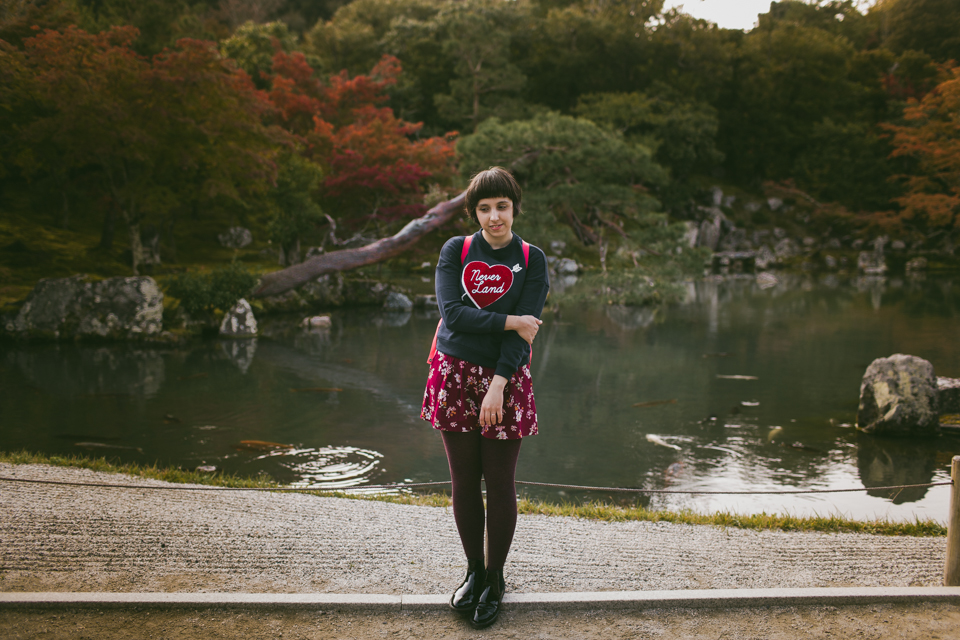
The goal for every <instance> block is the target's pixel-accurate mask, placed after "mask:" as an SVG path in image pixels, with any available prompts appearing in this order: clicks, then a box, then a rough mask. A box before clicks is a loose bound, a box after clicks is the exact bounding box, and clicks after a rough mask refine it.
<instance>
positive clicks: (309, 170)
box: [268, 153, 324, 266]
mask: <svg viewBox="0 0 960 640" xmlns="http://www.w3.org/2000/svg"><path fill="white" fill-rule="evenodd" d="M322 179H323V171H322V170H321V169H320V167H318V166H317V165H315V164H313V163H312V162H310V161H309V160H306V159H305V158H303V157H301V156H300V155H298V154H295V153H291V154H285V155H284V156H283V158H282V159H281V161H280V170H279V173H278V175H277V186H276V187H275V188H274V189H271V190H270V192H269V196H268V200H269V205H270V206H269V209H270V225H269V229H270V239H271V240H272V241H273V242H274V243H276V245H277V246H278V247H279V249H280V264H281V265H282V266H287V265H291V264H297V263H298V262H300V239H301V238H302V237H303V236H304V234H306V233H308V232H310V231H311V230H312V229H314V228H315V227H316V226H318V225H319V224H321V223H322V222H323V220H324V217H323V211H321V210H320V206H319V205H317V203H316V202H315V201H314V200H313V194H314V193H315V192H316V191H317V189H318V188H319V186H320V182H321V180H322Z"/></svg>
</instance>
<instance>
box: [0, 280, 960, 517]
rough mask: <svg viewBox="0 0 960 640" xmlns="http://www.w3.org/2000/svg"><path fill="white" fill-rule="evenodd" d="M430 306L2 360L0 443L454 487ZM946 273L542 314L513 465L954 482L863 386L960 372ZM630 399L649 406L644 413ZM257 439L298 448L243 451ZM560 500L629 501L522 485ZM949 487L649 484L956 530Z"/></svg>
mask: <svg viewBox="0 0 960 640" xmlns="http://www.w3.org/2000/svg"><path fill="white" fill-rule="evenodd" d="M437 317H438V316H437V314H436V312H435V311H427V312H424V311H421V312H414V313H412V314H410V313H407V314H398V313H386V312H382V311H349V312H336V313H334V314H332V319H333V327H332V328H331V329H329V330H313V331H307V330H303V329H299V328H298V327H297V326H296V324H297V322H298V321H299V318H290V319H279V320H270V321H268V322H265V323H264V324H263V325H262V327H261V328H262V329H263V333H264V334H265V337H261V338H259V339H258V340H256V341H209V342H204V343H201V344H197V345H194V346H191V347H189V348H177V349H145V348H141V347H131V346H74V345H69V346H67V345H60V346H54V345H42V346H41V345H37V346H29V347H10V346H5V347H3V351H2V352H0V412H2V413H0V416H2V418H0V420H2V428H0V449H2V450H6V451H12V450H18V449H27V450H31V451H40V452H44V453H48V454H74V453H79V454H87V455H97V456H99V455H105V456H107V457H109V458H113V459H116V460H119V461H127V462H138V463H154V462H156V463H158V464H160V465H174V466H176V465H179V466H182V467H184V468H194V467H197V466H200V465H213V466H216V467H217V468H218V469H222V470H224V471H227V472H235V473H240V474H244V475H249V474H256V473H258V472H263V473H266V474H269V475H270V476H271V477H273V478H275V479H277V480H279V481H281V482H283V483H288V484H292V485H295V486H311V487H322V488H337V489H350V490H358V491H362V490H363V487H364V486H365V485H371V484H381V483H392V482H429V481H438V480H448V479H449V473H448V471H447V466H446V460H445V458H444V454H443V448H442V445H441V442H440V438H439V437H438V435H437V434H436V433H434V432H433V431H432V430H431V429H430V428H429V426H428V425H427V424H426V423H425V422H422V421H421V420H420V419H419V417H418V414H419V407H420V400H421V397H422V394H423V384H424V382H425V376H426V364H425V358H426V355H427V351H428V350H429V346H430V341H431V338H432V336H433V331H434V329H435V327H436V318H437ZM958 319H960V291H957V288H956V287H955V286H954V285H953V281H952V279H950V278H939V279H937V278H927V279H926V280H921V281H917V280H896V279H888V280H886V281H882V280H876V279H874V280H865V279H859V280H843V279H838V278H836V277H827V278H818V277H807V278H804V277H799V276H797V277H792V278H790V277H784V276H782V277H781V282H780V284H778V285H776V286H773V287H768V288H761V287H760V286H759V285H758V284H757V283H756V282H755V281H754V280H753V279H751V278H745V279H735V280H726V281H699V282H692V283H689V285H688V292H687V299H686V301H685V302H684V304H682V305H678V306H674V307H670V308H666V309H659V310H655V311H654V310H651V309H627V308H622V307H616V306H610V307H606V308H603V309H600V310H588V309H582V310H577V309H570V308H563V310H562V313H561V312H557V311H555V310H550V311H548V312H547V313H546V314H545V316H544V325H543V326H542V328H541V330H540V334H539V336H538V338H537V342H536V343H535V358H534V363H533V375H534V386H535V389H536V393H537V406H538V414H539V421H540V435H538V436H536V437H532V438H529V439H527V440H526V441H525V442H524V445H523V451H522V453H521V456H520V464H519V468H518V471H517V477H518V479H520V480H532V481H540V482H550V483H562V484H573V485H590V486H620V487H643V488H656V489H676V490H700V491H721V490H732V491H772V490H783V489H825V488H853V487H871V486H873V487H876V486H884V485H892V484H913V483H925V482H937V481H943V480H948V479H949V461H950V458H951V456H953V455H954V454H960V437H957V436H954V435H943V436H940V437H938V438H935V439H931V440H927V441H920V442H909V441H902V440H889V439H882V438H877V437H871V436H866V435H863V434H860V433H858V432H857V431H856V430H855V429H853V428H852V427H851V426H850V425H851V424H852V423H854V422H855V420H856V410H857V400H858V393H859V385H860V379H861V376H862V375H863V372H864V370H865V369H866V367H867V365H868V364H869V363H870V362H871V361H872V360H873V359H874V358H877V357H882V356H888V355H891V354H893V353H910V354H913V355H917V356H921V357H923V358H926V359H928V360H930V361H931V362H932V363H933V365H934V368H935V370H936V373H937V375H944V376H952V377H960V322H958ZM635 405H640V406H635ZM245 440H246V441H252V440H254V441H263V442H266V443H279V444H283V445H288V446H287V447H286V448H277V447H272V446H270V445H265V444H263V445H257V444H253V445H251V444H246V445H244V444H242V441H245ZM521 491H523V492H524V493H526V494H527V495H530V496H535V497H539V498H544V499H548V500H554V501H562V500H579V499H584V498H603V499H613V500H622V499H625V497H624V495H623V494H613V493H606V492H582V491H571V490H559V489H554V488H539V487H521ZM948 498H949V487H934V488H927V489H907V490H903V491H901V492H899V493H896V492H889V491H869V492H866V493H864V492H860V493H840V494H827V495H825V496H811V495H794V496H717V495H704V494H699V495H698V494H694V495H674V494H666V495H656V496H652V497H641V498H633V497H631V498H629V499H631V500H634V499H635V500H637V501H639V502H640V503H642V504H645V505H647V506H649V507H652V508H671V509H679V508H690V509H693V510H696V511H712V510H718V509H723V510H730V511H736V512H740V513H756V512H761V511H766V512H768V513H770V512H780V513H791V514H796V515H811V514H814V513H817V514H820V515H828V514H837V513H839V514H842V515H845V516H847V517H853V518H858V519H863V518H874V517H886V518H891V519H898V520H899V519H913V518H914V517H915V516H919V517H921V518H932V519H935V520H938V521H941V522H945V521H946V517H947V511H946V509H947V503H948Z"/></svg>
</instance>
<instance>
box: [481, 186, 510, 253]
mask: <svg viewBox="0 0 960 640" xmlns="http://www.w3.org/2000/svg"><path fill="white" fill-rule="evenodd" d="M477 221H478V222H479V223H480V228H481V229H483V238H484V240H486V241H487V242H488V243H490V246H491V247H493V248H494V249H499V248H500V247H505V246H507V245H508V244H510V241H511V240H513V231H512V230H511V229H512V228H513V201H512V200H511V199H510V198H484V199H483V200H481V201H480V202H478V203H477Z"/></svg>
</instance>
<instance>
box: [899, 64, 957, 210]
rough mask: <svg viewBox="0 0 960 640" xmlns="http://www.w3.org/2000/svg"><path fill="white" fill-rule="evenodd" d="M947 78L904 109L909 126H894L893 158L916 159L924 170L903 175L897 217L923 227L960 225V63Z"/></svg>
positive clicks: (918, 165)
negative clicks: (904, 186)
mask: <svg viewBox="0 0 960 640" xmlns="http://www.w3.org/2000/svg"><path fill="white" fill-rule="evenodd" d="M945 74H946V76H947V79H946V80H944V81H943V82H941V83H940V84H939V85H937V87H936V88H935V89H934V90H933V91H931V92H930V93H928V94H927V95H926V96H924V97H923V99H922V100H920V101H919V102H918V101H916V100H912V101H911V102H910V103H909V104H908V105H907V107H906V108H905V109H904V114H903V115H904V119H905V120H906V124H904V125H888V126H887V127H886V128H887V129H888V131H890V132H891V134H892V142H893V147H894V150H893V153H892V157H910V158H913V159H914V161H915V162H916V166H917V169H918V171H917V172H916V173H914V174H913V175H906V176H899V177H900V178H901V179H903V181H904V183H905V185H906V191H907V192H906V194H905V195H903V196H901V197H899V198H897V203H898V204H899V205H900V211H899V212H897V213H896V214H894V217H895V218H896V219H897V220H898V221H900V222H904V221H909V222H910V223H911V224H912V225H914V226H917V227H920V228H936V227H939V228H947V229H951V228H957V227H960V215H958V214H960V67H947V68H946V69H945Z"/></svg>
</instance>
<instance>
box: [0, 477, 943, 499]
mask: <svg viewBox="0 0 960 640" xmlns="http://www.w3.org/2000/svg"><path fill="white" fill-rule="evenodd" d="M0 481H3V482H22V483H29V484H50V485H59V486H67V487H100V488H105V489H150V490H154V491H300V492H303V491H337V490H338V489H337V488H333V489H329V488H327V489H325V488H317V487H209V486H190V487H186V486H166V485H144V484H102V483H96V482H65V481H62V480H35V479H30V478H7V477H2V476H0ZM516 483H517V484H524V485H531V486H536V487H551V488H557V489H575V490H579V491H608V492H609V491H612V492H629V493H649V494H664V493H670V494H689V495H750V496H753V495H759V496H763V495H791V494H794V495H795V494H812V493H849V492H856V491H893V490H895V489H899V490H902V489H920V488H926V487H943V486H948V485H952V484H953V482H951V481H949V480H948V481H944V482H928V483H925V484H901V485H894V486H889V487H858V488H854V489H789V490H785V491H697V490H676V489H637V488H633V487H591V486H585V485H576V484H555V483H551V482H531V481H527V480H517V481H516ZM448 484H450V481H449V480H447V481H441V482H414V483H409V484H374V485H359V486H354V487H342V489H364V490H369V489H415V488H418V487H435V486H441V485H448Z"/></svg>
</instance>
